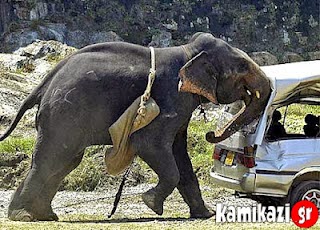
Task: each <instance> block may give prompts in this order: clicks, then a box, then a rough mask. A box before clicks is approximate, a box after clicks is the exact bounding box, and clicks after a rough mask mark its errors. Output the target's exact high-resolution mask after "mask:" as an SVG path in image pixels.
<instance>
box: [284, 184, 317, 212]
mask: <svg viewBox="0 0 320 230" xmlns="http://www.w3.org/2000/svg"><path fill="white" fill-rule="evenodd" d="M301 200H309V201H311V202H313V203H314V204H315V205H316V206H317V207H318V209H319V210H320V181H302V182H301V183H299V185H298V186H296V187H295V188H294V189H293V190H292V191H291V195H290V205H291V207H292V206H293V205H295V204H296V203H297V202H299V201H301Z"/></svg>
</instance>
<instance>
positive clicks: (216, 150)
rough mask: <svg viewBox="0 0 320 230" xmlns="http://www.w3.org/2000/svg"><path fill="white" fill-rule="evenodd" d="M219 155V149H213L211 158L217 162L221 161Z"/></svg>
mask: <svg viewBox="0 0 320 230" xmlns="http://www.w3.org/2000/svg"><path fill="white" fill-rule="evenodd" d="M221 153H222V151H221V149H220V148H217V147H214V152H213V155H212V158H213V159H214V160H218V161H219V160H220V159H221Z"/></svg>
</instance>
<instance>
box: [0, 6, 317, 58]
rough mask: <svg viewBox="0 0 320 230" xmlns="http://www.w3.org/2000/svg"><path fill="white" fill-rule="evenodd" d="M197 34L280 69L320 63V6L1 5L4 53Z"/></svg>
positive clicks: (167, 40) (157, 42)
mask: <svg viewBox="0 0 320 230" xmlns="http://www.w3.org/2000/svg"><path fill="white" fill-rule="evenodd" d="M196 31H207V32H211V33H213V34H214V35H215V36H217V37H221V38H222V39H225V40H226V41H228V42H229V43H231V44H232V45H235V46H237V47H239V48H241V49H243V50H245V51H246V52H249V53H251V52H254V51H268V52H270V53H272V54H273V55H275V56H276V57H277V59H278V60H279V61H280V62H284V61H288V60H290V59H292V56H295V57H296V54H298V55H300V56H301V57H302V59H304V60H310V59H317V58H319V56H320V54H319V52H317V51H319V48H320V36H319V34H320V26H319V1H318V0H290V1H289V0H284V1H280V0H239V1H232V0H180V1H178V0H163V1H158V0H148V1H146V0H90V1H89V0H64V1H61V0H53V1H48V0H23V1H22V0H0V35H1V40H2V42H1V43H0V46H1V48H0V52H1V51H2V52H5V51H6V52H11V51H13V50H16V49H17V48H19V47H21V46H25V45H28V44H30V43H32V42H34V41H35V40H37V39H41V40H49V39H53V40H57V41H60V42H62V43H66V44H68V45H70V46H74V47H77V48H79V47H83V46H85V45H87V44H91V43H97V42H102V41H114V40H125V41H129V42H134V43H138V44H142V45H148V44H152V45H153V46H172V45H176V44H181V43H183V42H185V41H186V40H187V39H188V38H189V37H190V35H191V34H193V33H194V32H196ZM295 57H293V58H295ZM299 59H301V58H299Z"/></svg>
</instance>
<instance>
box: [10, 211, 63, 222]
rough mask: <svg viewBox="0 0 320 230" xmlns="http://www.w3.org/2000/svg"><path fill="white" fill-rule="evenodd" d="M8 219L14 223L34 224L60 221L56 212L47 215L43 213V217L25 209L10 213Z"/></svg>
mask: <svg viewBox="0 0 320 230" xmlns="http://www.w3.org/2000/svg"><path fill="white" fill-rule="evenodd" d="M8 218H9V219H10V220H13V221H23V222H32V221H37V220H42V221H57V220H58V219H59V218H58V216H57V215H56V214H55V213H54V212H49V213H47V214H44V213H42V214H41V215H34V214H32V213H31V212H28V211H27V210H25V209H18V210H13V211H10V212H9V214H8Z"/></svg>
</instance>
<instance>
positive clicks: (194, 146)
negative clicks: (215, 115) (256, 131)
mask: <svg viewBox="0 0 320 230" xmlns="http://www.w3.org/2000/svg"><path fill="white" fill-rule="evenodd" d="M284 110H285V108H281V109H280V111H281V112H282V114H284ZM307 113H312V114H320V108H319V106H310V105H296V104H295V105H291V106H290V107H289V110H288V115H287V118H286V126H285V128H286V130H287V132H289V133H303V125H304V117H305V115H306V114H307ZM212 124H213V123H212V122H208V123H205V122H204V121H203V120H200V121H198V120H193V121H191V123H190V125H189V127H188V145H187V148H188V153H189V156H190V158H191V161H192V164H193V168H194V171H195V172H196V175H197V177H198V179H199V181H200V184H210V175H209V170H210V167H211V166H212V163H213V160H212V152H213V148H214V145H213V144H210V143H208V142H207V141H206V140H205V134H206V133H207V132H208V131H211V130H213V129H214V127H213V125H212ZM34 145H35V139H34V138H33V137H24V138H23V137H9V138H8V139H6V140H5V141H3V142H0V153H1V152H5V153H11V154H15V153H16V152H24V153H26V154H27V155H29V156H31V154H32V151H33V148H34ZM102 149H103V147H102V146H93V147H90V148H87V150H86V152H85V155H84V158H83V160H82V162H81V164H80V165H79V166H78V167H77V168H76V169H75V170H74V171H73V172H71V173H70V174H69V175H68V176H67V177H66V178H65V180H64V181H63V183H62V185H61V187H60V190H62V189H65V190H73V191H92V190H94V189H96V188H97V187H98V186H100V185H103V184H110V183H111V184H117V183H118V181H119V180H120V178H121V176H119V177H116V178H113V177H111V176H109V175H107V174H106V172H105V168H104V161H103V153H102ZM136 165H138V166H137V167H134V169H133V171H135V172H134V173H136V174H139V175H138V177H141V178H142V179H139V180H140V182H147V183H156V182H157V176H156V174H155V173H154V172H153V171H152V170H151V169H150V168H149V166H148V165H147V164H146V163H144V162H143V161H142V160H141V159H139V158H137V160H136ZM113 180H114V181H115V182H112V181H113ZM139 180H138V182H137V183H139Z"/></svg>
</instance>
